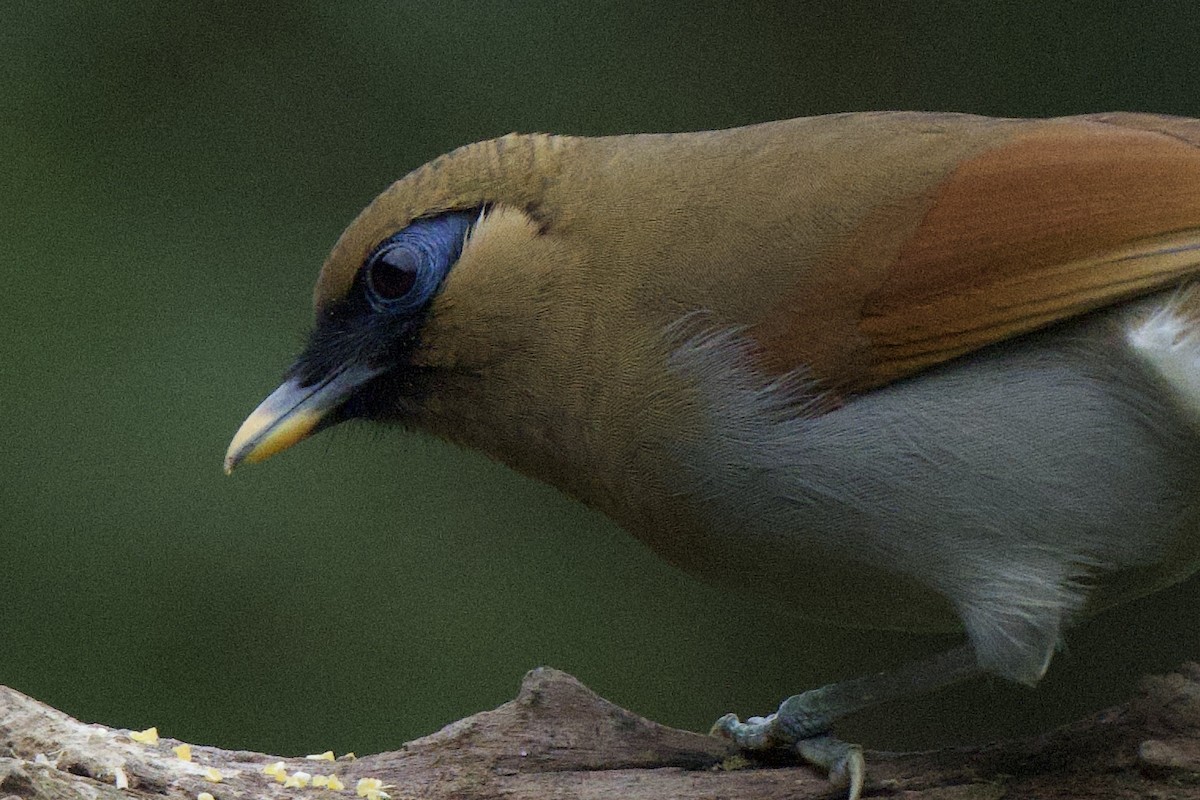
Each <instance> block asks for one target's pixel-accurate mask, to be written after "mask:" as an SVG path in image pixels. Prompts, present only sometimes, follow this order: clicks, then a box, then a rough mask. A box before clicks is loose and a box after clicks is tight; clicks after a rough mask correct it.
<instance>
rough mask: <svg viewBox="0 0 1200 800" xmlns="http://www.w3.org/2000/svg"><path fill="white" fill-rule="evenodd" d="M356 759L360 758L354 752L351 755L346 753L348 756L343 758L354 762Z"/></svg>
mask: <svg viewBox="0 0 1200 800" xmlns="http://www.w3.org/2000/svg"><path fill="white" fill-rule="evenodd" d="M356 758H358V756H356V755H354V751H353V750H351V751H350V752H349V753H346V755H344V756H342V759H343V760H345V761H353V760H354V759H356Z"/></svg>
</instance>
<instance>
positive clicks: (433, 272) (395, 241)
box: [368, 211, 478, 313]
mask: <svg viewBox="0 0 1200 800" xmlns="http://www.w3.org/2000/svg"><path fill="white" fill-rule="evenodd" d="M477 217H478V213H477V212H470V211H455V212H448V213H445V214H439V215H438V216H436V217H429V218H427V219H418V220H414V221H413V222H411V223H410V224H409V225H408V227H407V228H404V229H403V230H401V231H399V232H398V233H395V234H393V235H392V236H391V237H389V238H388V239H386V240H385V241H384V242H383V243H382V244H380V245H379V248H378V249H377V250H376V251H375V253H373V254H372V255H371V257H370V259H368V263H370V261H371V260H372V259H374V258H375V257H376V256H377V255H378V254H379V253H382V252H384V251H385V250H389V249H391V248H393V247H404V248H406V249H408V250H409V251H410V252H412V253H413V255H414V256H415V257H416V260H417V263H418V264H419V265H420V266H419V271H418V274H417V279H416V283H415V284H414V285H413V288H412V290H410V291H409V293H408V294H407V295H405V296H404V297H401V298H397V299H395V300H387V301H378V305H377V310H380V311H385V312H391V313H395V312H399V313H404V312H411V311H414V310H416V309H417V308H418V307H419V306H422V305H424V304H425V303H427V302H428V301H429V299H430V298H431V297H433V295H434V293H435V292H437V290H438V287H439V286H441V285H442V280H443V279H445V277H446V273H448V272H449V271H450V268H451V267H452V266H453V265H454V262H456V261H457V260H458V257H459V255H460V254H461V253H462V248H463V242H464V241H465V240H466V237H467V233H468V231H470V229H471V223H472V222H474V220H475V219H476V218H477ZM372 305H375V302H373V303H372Z"/></svg>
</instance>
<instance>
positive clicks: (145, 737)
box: [129, 728, 158, 744]
mask: <svg viewBox="0 0 1200 800" xmlns="http://www.w3.org/2000/svg"><path fill="white" fill-rule="evenodd" d="M129 738H130V739H133V740H134V741H135V742H140V743H141V744H158V728H146V730H144V731H134V732H133V733H130V734H129Z"/></svg>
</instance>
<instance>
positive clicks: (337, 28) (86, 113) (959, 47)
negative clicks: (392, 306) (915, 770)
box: [0, 0, 1200, 753]
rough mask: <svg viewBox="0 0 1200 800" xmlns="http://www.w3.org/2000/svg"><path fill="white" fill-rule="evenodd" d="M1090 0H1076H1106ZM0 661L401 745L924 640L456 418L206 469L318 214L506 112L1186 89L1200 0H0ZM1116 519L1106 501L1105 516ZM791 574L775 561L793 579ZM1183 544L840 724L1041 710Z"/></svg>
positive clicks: (1110, 654) (687, 691)
mask: <svg viewBox="0 0 1200 800" xmlns="http://www.w3.org/2000/svg"><path fill="white" fill-rule="evenodd" d="M1102 6H1103V7H1102ZM3 17H4V19H3V24H2V25H0V69H2V75H0V77H2V78H3V80H2V81H0V164H2V166H0V186H2V187H3V191H2V192H0V220H2V222H0V258H2V259H3V261H2V263H3V279H2V281H3V282H2V284H0V287H2V288H0V333H2V335H0V426H2V430H0V437H2V438H0V442H2V445H0V526H2V531H0V575H2V576H3V577H2V582H0V593H2V595H0V596H2V598H3V602H2V605H0V683H5V684H8V685H11V686H13V687H15V688H17V689H20V690H22V691H24V692H26V693H28V694H31V695H33V696H35V697H37V698H39V699H41V700H44V701H46V702H49V703H52V704H54V705H56V706H58V707H60V708H62V709H64V710H66V711H68V712H70V713H71V714H74V715H76V716H78V717H81V718H83V719H86V720H95V721H102V722H105V723H108V724H111V725H118V726H130V727H145V726H148V725H151V724H155V725H158V726H159V728H160V730H161V731H162V732H163V733H164V734H166V735H170V736H175V737H179V738H182V739H186V740H190V741H195V742H204V743H213V744H221V745H223V746H226V747H242V748H252V749H256V750H266V751H270V752H276V753H304V752H313V751H317V750H324V749H325V748H330V747H331V748H334V749H335V750H337V751H339V752H341V751H344V750H350V749H352V750H355V751H357V752H359V753H366V752H372V751H377V750H381V749H388V748H394V747H396V746H397V745H399V744H400V743H401V742H403V741H405V740H407V739H411V738H413V737H416V736H418V735H421V734H425V733H429V732H432V731H433V730H435V729H437V728H438V727H439V726H441V725H443V724H445V723H447V722H449V721H451V720H453V719H456V718H458V717H461V716H464V715H466V714H469V713H472V712H475V711H479V710H482V709H486V708H490V707H493V706H495V705H497V704H499V703H501V702H503V701H505V700H507V699H509V698H510V697H512V696H513V694H514V693H515V691H516V687H517V684H518V682H519V679H520V677H521V675H522V674H523V673H524V671H525V670H527V669H529V668H531V667H534V666H537V665H539V664H550V665H554V666H557V667H560V668H563V669H566V670H569V671H571V672H572V673H574V674H575V675H577V676H578V677H579V678H580V679H582V680H583V681H584V682H586V683H587V684H589V685H590V686H592V687H593V688H595V689H597V690H598V691H600V692H601V693H603V694H604V695H606V696H607V697H609V698H610V699H612V700H613V701H615V702H617V703H620V704H622V705H624V706H626V707H628V708H631V709H633V710H635V711H638V712H640V713H642V714H645V715H648V716H650V717H653V718H655V719H658V720H661V721H664V722H667V723H671V724H674V725H680V726H685V727H690V728H695V729H705V728H706V727H707V725H708V724H709V722H711V720H713V719H714V718H716V717H717V716H719V715H720V714H722V713H724V712H726V711H730V710H734V711H738V712H740V713H742V714H743V715H745V714H747V713H759V712H765V711H768V710H770V709H773V708H774V707H775V705H776V704H777V703H778V701H779V700H780V699H782V698H783V697H784V696H785V695H787V694H790V693H792V692H795V691H797V690H801V689H804V688H808V687H811V686H813V685H816V684H818V683H820V682H822V681H826V680H829V679H833V678H837V677H843V676H849V675H853V674H857V673H862V672H865V671H868V670H877V669H883V668H885V667H887V666H889V665H891V664H894V663H896V662H897V661H899V660H901V659H904V658H908V657H911V656H914V655H916V654H919V653H921V652H923V651H926V650H929V649H931V648H933V647H939V646H944V645H946V644H948V643H949V642H950V641H952V640H947V639H930V638H914V637H903V636H898V635H881V634H869V633H866V634H865V633H859V632H839V631H834V630H829V629H826V628H823V627H821V626H819V625H814V624H812V623H807V622H804V621H802V620H801V619H800V618H798V617H792V616H788V615H785V614H781V613H780V609H777V608H770V607H760V606H757V605H755V604H753V603H752V602H750V601H746V600H742V599H739V598H736V597H733V596H731V595H729V594H726V593H723V592H720V591H718V590H715V589H711V588H709V587H706V586H704V585H702V584H699V583H697V582H696V581H694V580H692V579H690V578H688V577H687V576H683V575H680V574H678V573H676V572H674V571H673V570H671V569H670V568H668V567H666V566H664V565H662V564H660V563H659V562H658V561H657V560H656V559H655V558H654V557H653V556H651V555H650V554H649V553H648V552H647V551H645V550H644V549H643V548H642V547H641V546H640V545H639V544H637V543H636V542H634V541H633V540H632V539H631V538H630V537H628V536H627V535H625V534H624V533H622V532H621V531H619V530H618V529H616V528H615V527H614V526H612V525H611V524H609V523H608V522H607V521H606V520H604V519H602V518H600V517H598V516H597V515H595V514H593V513H592V512H590V511H588V510H587V509H584V508H582V507H580V506H578V505H576V504H574V503H573V502H571V501H569V500H567V499H565V498H563V497H562V496H560V495H558V494H557V493H555V492H554V491H552V490H550V489H548V488H546V487H544V486H541V485H538V484H535V483H532V482H530V481H528V480H525V479H523V478H520V477H518V476H516V475H514V474H512V473H510V472H508V471H507V470H505V469H503V468H502V467H500V466H498V465H495V464H493V463H490V462H488V461H487V460H486V459H484V458H483V457H481V456H479V455H477V454H473V453H467V452H462V451H459V450H456V449H454V448H451V447H448V446H445V445H442V444H440V443H438V442H434V441H430V440H428V439H424V438H419V437H411V436H404V435H402V434H400V433H398V432H395V431H388V430H376V429H370V428H366V427H358V428H355V427H353V426H344V427H343V428H340V429H336V430H334V431H331V432H328V433H323V434H321V436H319V437H318V438H316V439H314V440H313V441H310V442H307V443H305V444H304V445H303V446H301V447H299V448H297V449H296V450H294V451H290V452H288V453H287V454H285V455H284V456H282V457H280V458H278V459H276V460H272V461H271V462H269V463H268V464H265V465H262V466H258V467H253V468H248V469H245V470H243V471H241V472H239V473H238V474H237V475H236V477H234V478H226V477H224V476H223V475H222V474H221V470H220V465H221V456H222V454H223V453H224V449H225V446H226V444H227V442H228V440H229V438H230V436H231V435H232V434H233V432H234V430H235V429H236V428H237V426H238V424H239V423H240V422H241V421H242V419H243V418H244V416H245V415H246V414H247V413H248V412H249V411H250V410H251V409H252V408H253V407H254V405H255V404H256V403H257V402H258V401H259V400H260V399H261V398H262V397H263V396H264V395H265V394H266V393H267V392H268V391H269V390H270V389H272V388H273V387H274V386H275V384H276V381H277V379H278V378H279V376H280V375H281V374H282V371H283V369H284V368H285V367H286V365H287V364H288V362H289V359H290V358H291V357H292V355H294V353H295V352H296V351H297V349H298V347H299V345H300V343H301V342H302V341H303V336H304V333H305V330H306V327H307V324H308V313H309V306H308V304H309V290H310V286H311V283H312V280H313V278H314V276H315V274H316V270H317V268H318V266H319V265H320V263H321V261H322V259H323V257H324V255H325V253H326V251H327V249H328V248H329V246H330V245H331V244H332V243H333V241H334V239H335V238H336V237H337V235H338V233H339V232H340V231H341V229H342V227H343V226H344V225H345V224H346V223H347V222H348V221H349V220H350V219H351V218H352V217H353V215H354V214H355V213H356V212H357V211H358V210H359V209H360V208H361V207H362V206H363V205H364V204H365V203H366V202H367V201H369V200H370V199H371V198H372V197H373V196H374V195H375V194H376V192H378V191H379V190H380V189H382V188H383V187H384V186H385V185H387V184H388V183H389V182H391V181H392V180H394V179H396V178H398V177H400V176H401V175H403V174H404V173H405V172H407V171H408V170H409V169H412V168H413V167H416V166H418V165H420V164H421V163H423V162H424V161H426V160H428V159H429V158H431V157H433V156H435V155H438V154H439V153H442V152H444V151H446V150H449V149H451V148H453V147H455V146H457V145H460V144H464V143H466V142H470V141H474V140H477V139H481V138H486V137H491V136H495V135H499V134H503V133H506V132H509V131H513V130H517V131H552V132H562V133H576V134H609V133H618V132H629V131H677V130H687V129H698V128H713V127H721V126H731V125H739V124H743V123H750V122H757V121H761V120H768V119H776V118H784V117H792V116H801V115H808V114H819V113H825V112H833V111H844V110H853V109H882V108H915V109H941V110H956V111H970V112H978V113H985V114H996V115H1057V114H1068V113H1076V112H1086V111H1097V110H1109V109H1131V110H1146V111H1159V112H1168V113H1174V114H1184V115H1190V116H1200V82H1198V81H1197V79H1196V76H1197V74H1198V73H1197V65H1198V64H1200V33H1198V32H1200V4H1196V3H1195V2H1191V0H1189V2H1178V3H1171V2H1159V3H1154V4H1129V5H1128V6H1127V7H1125V8H1121V7H1120V6H1118V5H1117V4H1093V3H1088V2H1079V3H1071V4H1059V3H1036V4H1034V3H925V4H911V3H896V2H869V3H844V2H821V3H815V2H799V1H797V2H783V3H774V4H768V3H760V4H735V3H715V4H703V3H696V2H688V3H665V2H660V3H647V4H639V5H622V4H616V3H595V4H590V3H557V4H556V3H545V4H539V3H504V2H494V3H464V2H446V1H445V0H440V1H439V2H420V3H418V2H406V3H379V2H377V3H313V2H295V1H294V0H289V2H274V3H244V2H228V3H206V2H197V1H196V0H192V2H161V3H153V2H141V3H138V2H106V3H58V4H54V3H20V2H16V3H6V4H5V8H4V14H3ZM1131 535H1136V532H1131ZM803 579H804V576H802V575H801V576H797V580H803ZM1198 599H1200V585H1198V584H1197V582H1193V583H1192V584H1190V585H1185V586H1183V587H1179V588H1177V589H1174V590H1171V591H1169V592H1166V593H1163V594H1161V595H1159V596H1157V597H1155V598H1151V599H1149V600H1147V601H1145V602H1142V603H1140V604H1138V605H1136V606H1133V607H1130V608H1128V609H1123V610H1120V611H1118V612H1115V613H1110V614H1108V615H1106V616H1104V617H1102V618H1100V619H1099V620H1096V621H1094V622H1092V623H1089V624H1087V625H1085V626H1083V627H1082V628H1079V629H1077V630H1075V631H1073V632H1072V633H1071V635H1070V637H1069V639H1068V650H1067V652H1065V653H1064V654H1062V655H1060V657H1059V658H1058V659H1057V660H1056V662H1055V663H1054V665H1053V667H1052V669H1051V673H1050V676H1049V677H1048V679H1047V680H1046V681H1045V683H1044V684H1043V686H1042V687H1041V688H1039V689H1038V690H1037V691H1032V692H1031V691H1028V690H1024V689H1018V688H1014V687H1009V686H1003V685H989V684H987V683H984V682H979V683H975V684H971V685H968V686H965V687H962V688H960V689H956V690H954V691H951V692H947V693H944V694H942V695H939V696H937V697H934V698H927V699H922V700H918V701H913V702H910V703H904V704H893V705H889V706H887V707H886V708H883V709H881V710H880V711H878V712H877V713H874V714H872V715H870V716H869V717H867V718H865V719H858V720H851V721H850V722H849V723H848V724H847V725H846V726H844V727H843V728H842V730H843V732H844V733H846V734H847V735H849V736H852V737H859V738H861V739H862V740H864V741H866V742H867V743H868V744H871V745H876V746H886V747H893V748H894V747H911V746H916V745H921V744H927V743H930V742H935V741H952V740H954V739H956V738H958V737H963V738H983V737H992V736H997V735H1005V734H1010V733H1015V732H1020V731H1027V730H1032V729H1035V728H1037V727H1039V726H1044V725H1049V724H1052V723H1055V722H1061V721H1063V720H1065V719H1069V718H1071V717H1073V716H1076V715H1079V714H1082V713H1084V712H1085V711H1087V710H1089V709H1093V708H1096V707H1099V706H1101V705H1103V704H1106V703H1110V702H1113V701H1114V700H1116V699H1119V698H1121V697H1123V696H1124V695H1125V694H1127V693H1128V692H1129V691H1130V689H1131V686H1132V683H1133V681H1134V679H1135V677H1136V676H1137V675H1138V674H1140V673H1141V672H1144V671H1147V670H1161V669H1165V668H1169V667H1171V666H1174V665H1175V664H1176V663H1178V662H1179V661H1180V660H1183V659H1186V658H1196V657H1200V629H1198V627H1197V626H1196V624H1195V619H1196V617H1195V613H1194V609H1195V608H1196V607H1197V600H1198Z"/></svg>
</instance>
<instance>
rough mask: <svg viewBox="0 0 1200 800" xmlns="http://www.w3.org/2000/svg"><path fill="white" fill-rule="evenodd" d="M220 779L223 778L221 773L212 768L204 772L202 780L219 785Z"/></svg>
mask: <svg viewBox="0 0 1200 800" xmlns="http://www.w3.org/2000/svg"><path fill="white" fill-rule="evenodd" d="M222 777H224V776H223V775H221V771H220V770H219V769H213V768H212V767H209V768H208V769H206V770H204V779H205V780H207V781H212V782H213V783H220V782H221V778H222Z"/></svg>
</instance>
